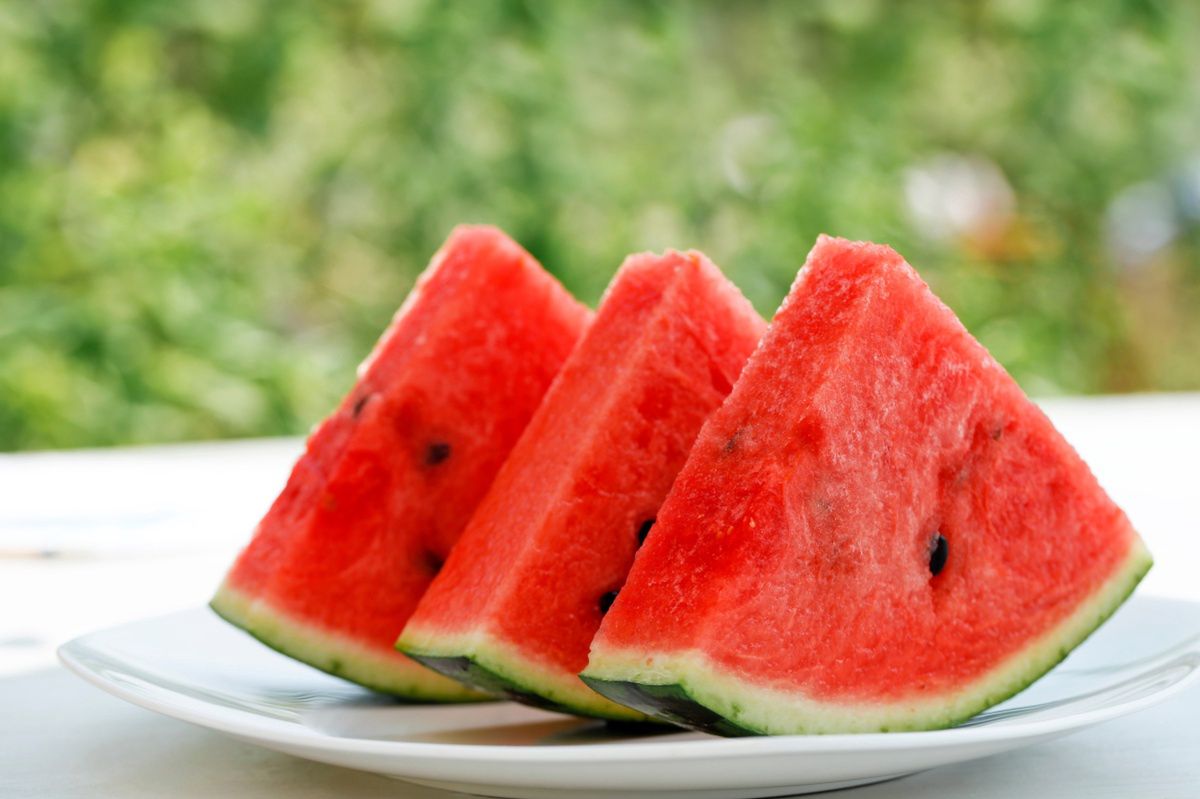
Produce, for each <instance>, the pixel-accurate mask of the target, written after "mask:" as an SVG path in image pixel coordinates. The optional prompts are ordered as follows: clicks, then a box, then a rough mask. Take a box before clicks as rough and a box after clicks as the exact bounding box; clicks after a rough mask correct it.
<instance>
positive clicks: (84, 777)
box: [0, 394, 1200, 799]
mask: <svg viewBox="0 0 1200 799" xmlns="http://www.w3.org/2000/svg"><path fill="white" fill-rule="evenodd" d="M1042 404H1043V406H1044V407H1045V408H1046V410H1047V412H1048V413H1049V414H1050V416H1051V417H1052V418H1053V419H1054V421H1055V423H1056V424H1057V425H1058V426H1059V428H1060V429H1061V430H1062V431H1063V433H1064V434H1065V435H1066V436H1067V438H1068V439H1069V440H1070V441H1071V442H1072V443H1074V444H1075V446H1076V447H1077V448H1078V449H1079V451H1080V452H1081V454H1082V455H1083V456H1084V458H1085V459H1086V460H1087V461H1088V462H1089V463H1090V464H1091V466H1092V469H1093V471H1095V473H1096V474H1097V476H1098V477H1099V479H1100V481H1101V483H1103V484H1104V486H1105V487H1106V488H1107V489H1108V491H1109V492H1110V493H1111V494H1112V496H1113V497H1114V499H1116V500H1117V502H1118V503H1120V504H1121V505H1122V507H1124V508H1125V510H1126V512H1127V513H1128V514H1129V516H1130V518H1132V520H1133V522H1134V524H1135V525H1136V526H1137V527H1138V529H1139V530H1140V531H1141V532H1142V534H1143V536H1144V537H1145V539H1146V540H1147V542H1148V543H1149V545H1150V548H1151V550H1152V551H1153V552H1154V555H1155V560H1156V563H1155V567H1154V569H1153V570H1152V571H1151V573H1150V575H1149V576H1148V577H1147V578H1146V580H1145V582H1144V583H1143V585H1142V588H1141V589H1139V590H1141V591H1143V592H1145V593H1149V594H1157V595H1160V596H1170V597H1176V598H1182V599H1191V600H1195V601H1200V569H1198V567H1200V394H1174V395H1145V396H1130V397H1111V398H1090V399H1069V400H1067V399H1064V400H1053V401H1046V402H1043V403H1042ZM299 448H300V442H299V441H297V440H293V439H276V440H263V441H246V442H224V443H211V444H191V445H180V446H164V447H139V448H127V449H116V450H94V451H83V452H61V453H30V454H15V455H0V797H2V798H3V799H8V797H39V798H41V797H45V799H57V798H58V797H107V796H114V797H150V796H170V797H179V798H180V799H186V798H187V797H211V796H221V797H223V798H224V799H242V798H243V797H268V796H270V797H276V796H297V797H310V796H312V797H316V796H330V795H337V796H341V797H347V798H348V799H355V798H357V797H376V796H389V797H431V798H432V797H440V796H447V794H443V793H441V792H438V791H435V790H432V789H428V788H420V787H417V786H412V785H408V784H405V783H400V782H395V781H392V780H388V779H385V778H382V777H375V776H373V775H369V774H361V773H356V772H351V771H346V770H343V769H338V768H333V767H330V766H324V765H319V764H316V763H309V762H306V761H303V760H298V759H296V758H292V757H289V756H286V755H281V754H276V753H274V752H269V751H267V750H263V749H259V748H257V747H253V746H250V745H247V744H242V743H239V742H237V741H234V740H232V739H227V738H224V737H222V736H220V735H219V734H217V733H215V732H210V731H208V730H204V729H200V728H196V727H192V726H189V725H187V724H184V723H182V722H177V721H173V720H171V719H166V718H161V717H158V716H156V715H154V714H152V713H150V712H148V711H145V710H141V709H139V708H135V707H132V706H129V705H126V704H124V703H123V702H121V701H119V700H117V699H114V698H112V697H109V696H107V695H106V694H103V693H101V692H100V691H98V690H96V689H94V688H92V687H90V686H88V685H85V684H84V683H83V682H82V681H80V680H78V679H76V678H75V677H73V676H71V675H70V674H68V673H67V672H65V671H64V670H63V669H62V668H61V667H60V666H58V665H57V664H56V663H55V661H54V658H53V651H54V648H55V647H56V646H57V645H58V644H59V643H62V642H63V641H65V640H67V639H69V638H70V637H73V636H74V635H78V634H80V633H82V632H85V631H87V630H89V629H94V628H96V627H101V626H107V625H111V624H118V623H121V622H125V621H131V620H133V619H136V618H139V617H142V616H149V615H157V614H160V613H166V612H169V611H172V610H178V609H182V608H186V607H192V606H195V605H198V604H202V603H203V602H205V601H206V600H207V599H208V596H209V594H210V593H211V591H212V590H213V588H214V587H215V585H216V583H217V582H218V581H219V579H220V577H221V575H222V573H223V571H224V568H225V566H226V565H227V564H228V562H229V560H230V559H231V558H232V556H233V554H234V553H235V552H236V550H237V548H238V547H239V546H240V545H241V544H242V543H243V541H244V539H245V537H246V535H247V533H248V531H249V529H250V528H251V527H252V526H253V524H254V522H255V521H256V520H257V517H258V516H259V515H261V513H262V512H263V510H265V508H266V506H267V504H268V503H269V502H270V500H271V499H272V498H273V496H274V494H275V493H276V492H277V491H278V490H279V488H280V487H281V486H282V484H283V481H284V480H285V478H286V476H287V472H288V468H289V466H290V463H291V461H292V459H293V458H294V457H295V456H296V454H297V453H298V451H299ZM39 553H40V554H41V555H48V556H38V557H35V556H34V555H38V554H39ZM1018 793H1019V794H1020V795H1021V796H1022V797H1023V799H1036V798H1038V797H1056V798H1057V797H1067V798H1068V799H1069V798H1070V797H1088V799H1103V798H1105V797H1161V798H1162V799H1174V798H1175V797H1178V798H1179V799H1195V797H1200V689H1192V690H1189V691H1188V692H1186V693H1184V694H1183V695H1181V696H1180V697H1179V699H1178V700H1177V701H1174V702H1172V703H1171V704H1168V705H1165V706H1159V707H1156V708H1153V709H1151V710H1148V711H1146V712H1144V713H1142V714H1139V715H1137V716H1133V717H1130V718H1126V719H1120V720H1117V721H1114V722H1110V723H1109V724H1107V725H1103V726H1101V727H1098V728H1094V729H1091V730H1088V731H1085V732H1083V733H1080V734H1078V735H1075V736H1072V737H1068V738H1064V739H1062V740H1059V741H1055V742H1052V743H1050V744H1047V745H1043V746H1038V747H1034V748H1030V749H1026V750H1021V751H1018V752H1014V753H1010V754H1006V755H999V756H996V757H992V758H988V759H985V760H980V761H976V762H974V763H967V764H963V765H960V766H953V767H949V768H943V769H935V770H933V771H929V772H925V773H922V774H918V775H914V776H912V777H907V778H904V779H901V780H897V781H894V782H890V783H885V784H880V785H876V786H870V787H867V788H859V789H854V790H849V791H843V792H839V793H837V794H836V795H837V796H838V797H846V798H847V799H851V797H860V796H861V797H918V796H920V797H924V796H943V795H944V796H955V797H971V798H974V797H979V798H981V799H982V798H983V797H1009V796H1013V795H1016V794H1018Z"/></svg>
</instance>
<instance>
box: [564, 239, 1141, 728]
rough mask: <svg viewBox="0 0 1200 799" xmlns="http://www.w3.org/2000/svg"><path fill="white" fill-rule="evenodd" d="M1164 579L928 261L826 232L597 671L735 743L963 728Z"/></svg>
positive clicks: (675, 508) (595, 663)
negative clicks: (758, 737)
mask: <svg viewBox="0 0 1200 799" xmlns="http://www.w3.org/2000/svg"><path fill="white" fill-rule="evenodd" d="M1149 566H1150V558H1149V554H1148V553H1147V552H1146V550H1145V548H1144V546H1143V545H1142V542H1141V540H1140V539H1139V538H1138V536H1137V534H1136V533H1135V532H1134V531H1133V529H1132V527H1131V526H1130V524H1129V522H1128V520H1127V519H1126V517H1125V515H1124V514H1123V513H1122V512H1121V511H1120V509H1118V508H1117V507H1116V505H1114V504H1113V503H1112V501H1111V500H1110V499H1109V498H1108V497H1107V496H1106V495H1105V494H1104V492H1103V491H1102V490H1101V488H1100V487H1099V485H1098V484H1097V483H1096V481H1095V479H1094V478H1093V477H1092V475H1091V473H1090V472H1089V471H1088V469H1087V467H1086V465H1085V464H1084V463H1083V462H1082V461H1081V460H1080V458H1079V457H1078V455H1077V454H1076V453H1075V452H1074V450H1072V449H1071V447H1070V446H1069V445H1068V444H1067V443H1066V442H1065V441H1064V440H1063V439H1062V437H1061V436H1060V435H1059V434H1058V433H1057V431H1055V430H1054V428H1053V427H1052V426H1051V424H1050V422H1049V421H1048V420H1047V419H1046V418H1045V416H1044V415H1043V414H1042V413H1041V412H1040V411H1039V410H1038V409H1037V407H1036V406H1035V405H1033V403H1031V402H1030V401H1029V400H1028V399H1027V398H1026V397H1025V396H1024V395H1023V394H1022V392H1021V390H1020V389H1019V388H1018V387H1017V385H1016V384H1015V383H1014V382H1013V380H1012V379H1011V378H1010V377H1009V376H1008V375H1007V374H1006V373H1005V372H1004V370H1003V369H1002V368H1001V367H1000V366H999V365H998V364H997V363H996V362H995V361H994V360H993V359H992V358H991V356H990V355H989V354H988V353H987V351H986V350H985V349H984V348H983V347H982V346H981V345H980V344H979V343H978V342H976V341H975V340H974V339H973V338H972V337H971V336H970V335H969V334H968V333H967V332H966V330H965V329H963V327H962V325H961V324H960V323H959V322H958V320H957V319H956V318H955V317H954V315H953V313H952V312H951V311H950V310H949V309H947V308H946V307H945V306H944V305H942V304H941V303H940V302H939V301H938V300H937V299H936V298H935V297H934V296H933V295H932V293H931V292H930V291H929V289H928V287H927V286H926V285H925V284H924V283H923V282H921V280H920V278H919V277H917V275H916V273H915V272H913V271H912V269H911V267H909V266H908V265H907V264H906V263H904V261H903V260H902V259H901V258H900V257H899V256H898V255H896V253H894V252H893V251H891V250H890V249H888V248H886V247H881V246H876V245H869V244H855V243H850V242H845V241H840V240H835V239H829V238H822V239H821V240H820V241H818V243H817V246H816V247H815V248H814V250H813V252H812V254H811V255H810V256H809V260H808V263H807V264H806V266H805V268H804V269H803V270H802V271H801V273H800V275H799V277H798V278H797V281H796V284H795V286H794V287H793V289H792V292H791V294H790V295H789V297H788V299H787V300H785V302H784V304H783V306H782V307H781V309H780V311H779V313H778V315H777V316H776V318H775V320H774V322H773V323H772V325H771V328H770V330H769V331H768V332H767V334H766V336H765V337H764V339H763V342H762V345H761V346H760V348H759V349H758V351H757V352H756V353H755V355H754V356H753V357H752V358H751V360H750V362H749V363H748V364H747V366H746V369H745V371H744V372H743V374H742V377H741V379H740V380H739V382H738V383H737V385H736V386H735V387H734V390H733V392H732V393H731V394H730V396H729V398H728V399H727V400H726V401H725V403H724V404H723V405H722V407H721V408H720V410H718V411H717V412H716V413H715V414H714V415H713V416H712V418H711V419H710V420H709V422H708V423H707V424H706V426H705V428H704V430H703V431H702V432H701V434H700V436H699V438H698V439H697V442H696V446H695V448H694V449H693V451H692V453H691V455H690V456H689V460H688V463H687V465H686V466H685V467H684V469H683V471H682V472H681V473H680V476H679V478H678V479H677V481H676V483H675V486H674V488H673V489H672V491H671V494H670V496H669V497H668V498H667V500H666V501H665V503H664V504H663V507H662V509H661V511H660V513H659V515H658V522H657V524H656V525H655V530H654V532H653V533H652V534H651V536H650V538H649V540H648V541H647V543H646V545H645V546H644V547H643V548H642V550H641V551H640V552H639V554H638V557H637V559H636V561H635V563H634V566H633V569H632V570H631V572H630V574H629V578H628V580H627V582H626V584H625V587H624V588H623V589H622V591H621V594H620V596H619V597H618V598H617V600H616V602H615V603H614V605H613V607H612V609H611V610H610V611H609V613H608V614H607V615H606V617H605V619H604V622H603V624H602V626H601V628H600V630H599V632H598V634H597V636H596V638H595V640H594V642H593V644H592V648H591V656H590V661H589V665H588V667H587V669H586V670H585V672H584V673H583V675H582V676H583V678H584V680H585V681H586V682H587V683H588V684H589V685H591V686H593V687H594V688H595V689H596V690H597V691H599V692H601V693H603V694H605V695H606V696H609V697H610V698H613V699H615V700H616V701H619V702H623V703H625V704H628V705H630V706H632V707H634V708H637V709H639V710H642V711H643V712H646V713H650V714H655V715H658V716H660V717H662V718H665V719H668V720H671V721H675V722H679V723H682V724H685V725H688V726H693V727H697V728H700V729H708V730H711V731H714V732H719V733H725V734H744V733H748V732H756V733H804V732H851V731H885V730H895V729H927V728H934V727H944V726H948V725H952V724H954V723H956V722H958V721H960V720H963V719H965V718H967V717H969V716H971V715H973V714H975V713H977V712H979V711H980V710H982V709H984V708H985V707H987V706H989V705H991V704H993V703H995V702H998V701H1000V700H1002V699H1005V698H1007V697H1008V696H1010V695H1012V694H1013V693H1016V692H1017V691H1019V690H1020V689H1021V688H1023V687H1024V686H1026V685H1027V684H1029V683H1030V682H1032V681H1033V680H1035V679H1037V677H1039V676H1040V675H1041V674H1043V673H1044V672H1045V671H1046V670H1048V669H1049V668H1050V667H1051V666H1053V665H1054V664H1055V663H1056V662H1058V661H1059V660H1060V659H1062V658H1063V657H1064V656H1065V655H1066V653H1067V652H1069V651H1070V650H1071V649H1072V648H1074V647H1075V646H1076V645H1077V644H1079V643H1080V641H1082V640H1083V639H1084V638H1085V637H1086V636H1087V635H1088V634H1089V633H1090V632H1091V631H1092V630H1093V629H1094V628H1095V627H1096V626H1097V625H1098V624H1100V623H1101V622H1102V621H1103V620H1104V619H1105V618H1106V617H1107V616H1108V615H1109V614H1110V613H1112V612H1113V611H1114V610H1115V609H1116V607H1117V606H1118V605H1120V603H1121V601H1122V600H1123V599H1124V598H1125V597H1126V596H1127V595H1128V594H1129V593H1130V592H1131V591H1132V589H1133V587H1134V585H1136V583H1137V581H1138V580H1139V579H1140V578H1141V577H1142V575H1144V574H1145V572H1146V570H1147V569H1148V568H1149Z"/></svg>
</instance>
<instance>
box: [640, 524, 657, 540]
mask: <svg viewBox="0 0 1200 799" xmlns="http://www.w3.org/2000/svg"><path fill="white" fill-rule="evenodd" d="M653 526H654V519H647V520H646V521H644V522H642V526H641V527H639V528H638V544H644V543H646V536H648V535H650V528H651V527H653Z"/></svg>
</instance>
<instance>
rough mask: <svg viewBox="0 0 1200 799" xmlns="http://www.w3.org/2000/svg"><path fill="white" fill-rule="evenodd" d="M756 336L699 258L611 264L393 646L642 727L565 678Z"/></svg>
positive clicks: (734, 295) (520, 693) (745, 314)
mask: <svg viewBox="0 0 1200 799" xmlns="http://www.w3.org/2000/svg"><path fill="white" fill-rule="evenodd" d="M764 327H765V324H764V323H763V321H762V319H761V318H760V317H759V316H758V315H757V314H756V313H755V312H754V310H753V309H752V308H751V307H750V304H749V303H748V302H747V301H746V299H745V298H744V297H742V295H741V293H739V292H738V290H737V289H736V288H735V287H734V286H733V284H731V283H730V282H729V281H728V280H726V279H725V278H724V277H723V276H722V275H721V273H720V271H719V270H718V269H717V268H716V267H715V266H713V265H712V264H711V263H710V262H709V261H708V260H707V259H705V258H704V257H703V256H702V255H700V254H699V253H682V254H681V253H676V252H669V253H667V254H666V255H663V256H661V257H659V256H653V255H638V256H633V257H631V258H630V259H629V260H627V261H626V263H625V265H624V266H622V267H621V269H620V271H619V272H618V273H617V276H616V277H615V278H614V279H613V282H612V285H611V286H610V287H609V289H608V293H607V294H606V297H605V299H604V302H603V304H602V305H601V307H600V310H599V312H598V314H597V317H596V321H595V323H594V324H593V325H592V327H591V329H590V330H589V331H588V332H587V333H586V334H585V335H584V337H583V340H582V341H581V342H580V344H579V346H578V347H577V348H576V350H575V352H574V353H573V354H572V355H571V357H570V359H569V360H568V361H567V364H566V366H564V367H563V371H562V373H561V375H560V376H559V378H558V380H557V381H556V382H555V384H554V386H553V388H551V389H550V392H549V394H547V395H546V400H545V401H544V402H543V403H542V406H541V408H540V409H539V410H538V412H537V414H536V415H535V416H534V418H533V421H532V422H530V424H529V427H528V429H527V430H526V431H525V434H524V435H523V436H522V437H521V440H520V441H519V442H518V444H517V446H516V448H515V449H514V450H513V453H512V456H511V457H510V458H509V459H508V462H507V463H505V465H504V468H503V469H501V471H500V474H499V476H498V477H497V478H496V482H495V484H494V485H493V486H492V489H491V491H489V493H488V495H487V498H486V499H484V501H483V503H482V504H481V505H480V507H479V510H478V512H477V513H476V514H475V517H474V518H473V519H472V520H471V522H470V524H469V525H468V526H467V530H466V532H465V533H464V534H463V538H462V540H461V542H460V543H459V545H458V546H457V547H456V548H455V550H454V552H453V553H452V554H451V555H450V559H449V560H448V561H447V562H446V567H445V568H444V569H443V570H442V572H441V573H440V574H439V575H438V578H437V579H436V580H434V582H433V585H432V586H431V587H430V589H429V592H428V593H427V594H426V595H425V597H424V599H422V600H421V604H420V605H419V606H418V608H417V611H416V613H414V614H413V616H412V618H411V619H410V620H409V623H408V626H407V627H405V629H404V633H403V635H402V636H401V637H400V640H399V642H398V643H397V646H398V647H399V648H400V649H401V650H402V651H404V652H406V653H408V654H409V655H411V656H412V657H414V658H415V659H417V660H419V661H420V662H421V663H424V664H426V665H427V666H430V667H432V668H434V669H436V670H438V671H440V672H442V673H443V674H447V675H449V676H451V677H454V678H456V679H459V680H461V681H462V682H464V683H465V684H467V685H472V686H475V687H477V688H481V689H484V690H488V691H493V692H499V693H501V694H504V695H506V696H509V697H511V698H513V699H517V700H519V701H523V702H527V703H529V704H534V705H538V706H542V707H547V708H551V709H555V710H563V711H566V712H571V713H579V714H583V715H592V716H598V717H602V718H613V719H642V718H644V717H643V716H642V715H641V714H640V713H635V712H633V711H631V710H629V709H628V708H625V707H622V706H621V705H618V704H615V703H613V702H610V701H608V700H607V699H605V698H604V697H602V696H600V695H598V694H596V693H594V692H593V691H591V690H590V689H588V688H587V686H585V685H584V684H583V683H582V682H580V680H579V677H578V676H577V675H578V673H579V671H580V670H581V669H582V668H583V667H584V666H585V665H586V664H587V654H588V644H589V643H590V642H591V640H592V635H593V634H594V633H595V631H596V628H597V627H598V626H599V624H600V618H601V615H602V614H603V613H604V611H605V609H606V607H607V604H608V603H609V602H610V601H611V597H612V594H613V592H615V591H616V590H617V589H619V588H620V587H621V583H622V582H623V581H624V579H625V573H626V572H627V571H628V569H629V566H630V563H632V561H633V555H634V551H635V550H636V549H637V547H638V543H639V538H640V537H642V536H644V535H645V532H646V531H647V530H648V529H649V527H650V526H651V525H652V524H653V523H654V516H655V514H656V513H657V511H658V506H659V504H660V503H661V502H662V500H663V497H665V496H666V494H667V491H668V490H669V489H670V487H671V482H672V481H673V480H674V479H675V475H676V473H677V472H678V471H679V469H680V467H682V466H683V463H684V461H685V460H686V459H687V453H688V450H689V449H690V448H691V445H692V442H693V441H694V440H695V438H696V434H697V433H698V432H699V430H700V426H701V424H703V422H704V420H705V419H706V418H707V417H708V415H709V414H710V413H711V412H712V411H713V410H714V409H716V407H717V406H718V405H719V404H720V402H721V400H722V399H723V398H724V397H725V395H726V394H727V393H728V392H729V389H730V386H731V385H732V383H733V381H734V380H735V379H736V378H737V375H738V372H740V371H741V368H742V366H743V364H744V363H745V360H746V358H747V357H748V356H749V354H750V352H751V351H752V350H753V349H754V346H755V345H756V344H757V342H758V339H759V336H760V335H761V334H762V331H763V328H764Z"/></svg>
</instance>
